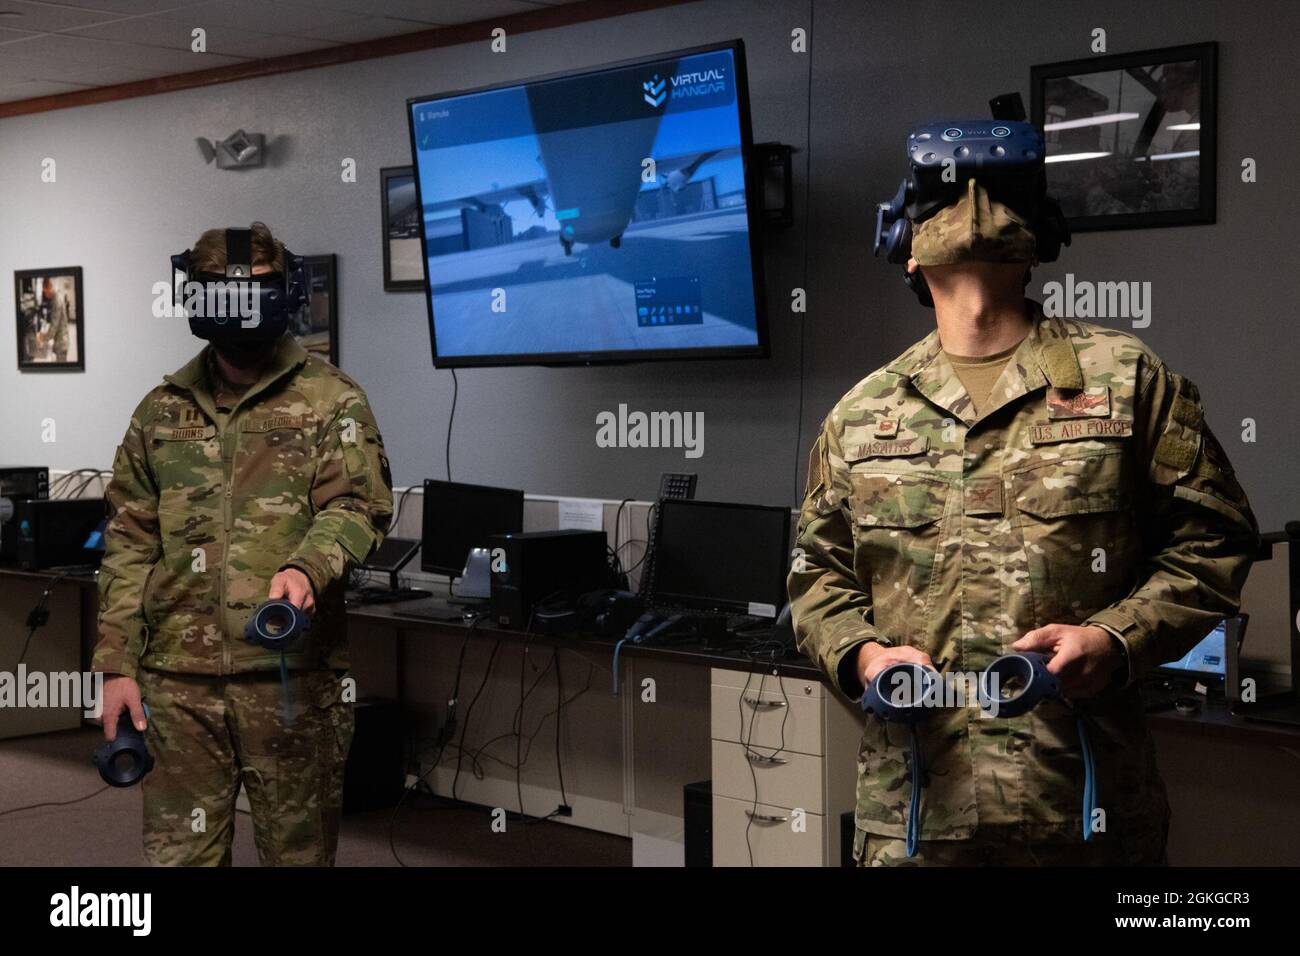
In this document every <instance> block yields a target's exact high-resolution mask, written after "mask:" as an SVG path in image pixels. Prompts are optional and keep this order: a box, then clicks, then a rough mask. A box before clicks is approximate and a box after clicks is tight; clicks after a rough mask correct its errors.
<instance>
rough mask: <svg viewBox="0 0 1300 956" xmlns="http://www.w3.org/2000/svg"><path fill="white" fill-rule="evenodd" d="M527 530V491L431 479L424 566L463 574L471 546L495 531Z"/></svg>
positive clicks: (483, 541)
mask: <svg viewBox="0 0 1300 956" xmlns="http://www.w3.org/2000/svg"><path fill="white" fill-rule="evenodd" d="M523 530H524V493H523V492H522V491H519V490H517V489H511V488H491V487H488V486H486V485H465V484H460V483H459V482H454V481H432V480H429V481H425V483H424V528H423V540H422V544H421V549H420V568H421V570H423V571H428V572H430V573H432V574H445V575H447V576H448V577H453V578H454V577H459V576H460V573H461V572H462V571H463V570H464V569H465V559H466V558H467V557H468V556H469V552H470V549H471V548H479V547H483V546H484V545H486V544H487V539H488V536H489V535H494V534H507V533H510V532H517V531H523Z"/></svg>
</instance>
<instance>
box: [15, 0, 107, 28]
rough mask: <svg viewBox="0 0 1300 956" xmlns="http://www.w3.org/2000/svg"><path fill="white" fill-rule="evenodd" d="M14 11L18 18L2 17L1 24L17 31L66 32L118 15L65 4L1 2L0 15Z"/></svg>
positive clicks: (28, 1)
mask: <svg viewBox="0 0 1300 956" xmlns="http://www.w3.org/2000/svg"><path fill="white" fill-rule="evenodd" d="M7 11H12V12H16V13H20V14H22V16H18V17H0V24H3V25H4V26H6V27H12V28H13V29H15V30H35V31H38V32H39V31H46V30H64V29H67V28H68V27H84V26H88V25H89V24H92V23H103V22H104V21H105V20H112V19H114V18H115V17H117V16H118V14H115V13H112V12H105V11H96V10H87V9H84V8H81V7H73V6H66V5H64V4H50V3H33V2H31V0H0V13H4V12H7Z"/></svg>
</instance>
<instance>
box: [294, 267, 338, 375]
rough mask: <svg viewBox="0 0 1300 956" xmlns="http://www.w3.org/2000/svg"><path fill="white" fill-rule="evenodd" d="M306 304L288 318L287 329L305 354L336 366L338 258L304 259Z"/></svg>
mask: <svg viewBox="0 0 1300 956" xmlns="http://www.w3.org/2000/svg"><path fill="white" fill-rule="evenodd" d="M303 259H304V260H305V262H304V266H305V268H306V271H307V301H306V302H305V303H304V304H303V306H302V308H300V309H299V310H298V311H297V312H296V313H294V315H292V316H290V318H289V330H290V332H291V333H292V334H293V336H294V337H295V338H297V339H298V342H299V343H300V344H301V345H302V347H303V348H305V349H306V350H307V351H308V352H310V353H312V354H313V355H318V356H320V357H321V358H323V359H327V360H328V361H329V363H330V364H331V365H333V366H335V367H338V364H339V309H338V303H339V296H338V257H337V256H336V255H334V253H329V254H328V255H320V256H304V257H303Z"/></svg>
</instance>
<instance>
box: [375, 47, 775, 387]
mask: <svg viewBox="0 0 1300 956" xmlns="http://www.w3.org/2000/svg"><path fill="white" fill-rule="evenodd" d="M407 112H408V119H409V127H410V133H411V150H412V155H413V156H414V158H415V161H414V169H415V195H414V196H412V197H410V200H409V201H410V202H412V203H413V205H412V207H411V208H410V209H409V211H407V212H406V215H408V216H409V218H411V219H412V220H413V221H414V222H416V223H418V233H419V241H420V243H421V253H422V255H423V256H424V260H425V263H426V266H427V271H426V275H427V281H428V285H427V289H426V296H427V300H428V308H429V333H430V337H431V339H432V342H433V359H434V364H435V365H436V366H438V367H440V368H441V367H457V366H474V365H552V364H553V365H581V364H594V363H599V362H629V361H641V360H647V359H678V358H722V357H762V356H765V355H766V354H767V348H768V343H767V326H766V321H765V315H764V309H763V295H762V277H761V269H760V261H759V249H758V243H757V234H758V226H759V222H760V221H761V219H760V216H759V214H758V212H757V211H756V210H755V209H754V208H753V204H752V203H751V202H750V201H749V197H750V196H751V188H750V187H751V183H750V181H749V178H750V177H751V176H754V175H757V173H755V172H754V171H753V170H748V171H747V159H748V157H749V153H750V147H751V145H752V144H751V133H750V123H749V104H748V93H747V86H746V79H745V57H744V47H743V45H742V43H741V42H740V41H739V40H736V41H733V42H730V43H725V44H719V45H715V46H711V47H704V48H699V49H694V50H684V51H680V52H677V53H667V54H661V55H659V56H655V57H653V58H650V59H645V60H638V61H635V62H631V63H620V64H615V65H612V66H608V67H603V68H600V69H594V70H586V71H583V72H575V73H566V74H563V75H559V76H553V77H543V78H540V79H536V80H530V81H527V82H523V83H515V84H511V85H503V86H494V87H490V88H486V89H478V90H469V91H463V92H455V93H445V94H439V95H434V96H425V97H419V98H414V99H411V100H408V101H407ZM393 215H397V216H399V217H400V216H401V215H403V211H402V210H397V211H392V210H390V216H393Z"/></svg>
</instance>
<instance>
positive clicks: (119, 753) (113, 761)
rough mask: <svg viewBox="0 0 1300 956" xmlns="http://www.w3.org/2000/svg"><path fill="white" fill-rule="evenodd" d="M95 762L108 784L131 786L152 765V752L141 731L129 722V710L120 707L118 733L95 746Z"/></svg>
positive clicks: (139, 779)
mask: <svg viewBox="0 0 1300 956" xmlns="http://www.w3.org/2000/svg"><path fill="white" fill-rule="evenodd" d="M94 763H95V769H96V770H98V771H99V775H100V776H101V777H103V778H104V782H105V783H106V784H108V785H109V786H110V787H133V786H135V785H136V784H137V783H139V782H140V781H141V780H143V779H144V776H145V774H147V773H148V772H149V771H150V770H152V769H153V754H151V753H149V748H148V747H147V746H145V742H144V734H142V733H140V731H138V730H136V729H135V726H134V725H133V724H132V723H131V715H130V713H128V712H127V711H125V710H124V711H122V713H121V715H119V717H118V719H117V736H116V737H114V738H113V739H112V740H108V741H105V742H104V743H102V744H100V745H99V746H98V747H96V748H95V756H94Z"/></svg>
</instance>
